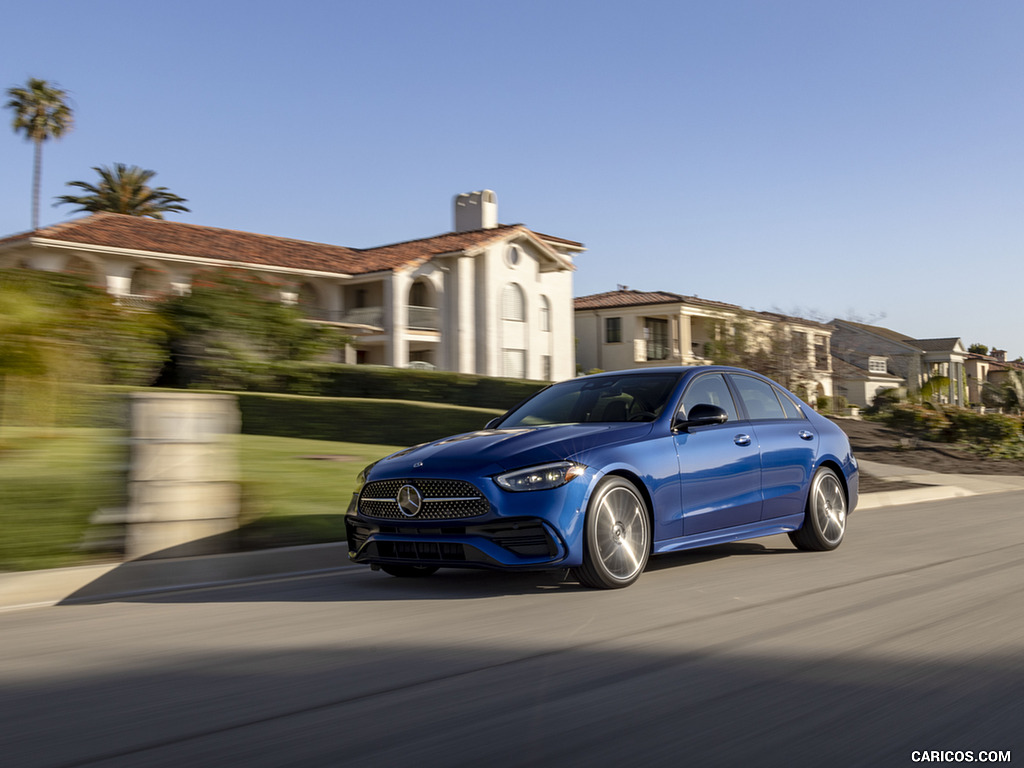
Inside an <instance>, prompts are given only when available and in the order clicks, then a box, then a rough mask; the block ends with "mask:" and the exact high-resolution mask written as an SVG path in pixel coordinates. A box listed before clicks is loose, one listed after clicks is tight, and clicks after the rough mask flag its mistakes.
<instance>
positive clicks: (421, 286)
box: [409, 280, 427, 307]
mask: <svg viewBox="0 0 1024 768" xmlns="http://www.w3.org/2000/svg"><path fill="white" fill-rule="evenodd" d="M409 305H410V306H413V307H425V306H427V286H426V284H425V283H423V282H421V281H419V280H417V281H416V282H415V283H413V284H412V288H410V289H409Z"/></svg>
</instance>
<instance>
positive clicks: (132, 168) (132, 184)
mask: <svg viewBox="0 0 1024 768" xmlns="http://www.w3.org/2000/svg"><path fill="white" fill-rule="evenodd" d="M93 170H94V171H96V173H98V174H99V175H100V181H99V184H97V185H95V186H94V185H92V184H89V183H88V182H85V181H69V182H68V183H67V184H66V185H65V186H68V187H78V188H79V189H82V190H85V191H86V192H88V194H86V195H61V196H60V197H58V198H57V203H56V204H57V205H62V204H64V203H69V204H71V205H77V206H78V208H77V209H76V211H87V212H90V213H93V212H96V211H111V212H113V213H126V214H128V215H129V216H149V217H150V218H153V219H162V218H163V217H164V214H165V213H188V212H189V210H188V208H186V207H185V206H183V205H180V203H186V202H188V201H187V200H186V199H185V198H184V197H178V195H176V194H174V193H173V192H171V191H170V190H168V189H167V187H151V186H149V182H150V179H152V178H153V177H154V176H155V175H156V171H147V170H145V169H143V168H139V167H138V166H137V165H125V164H124V163H114V167H113V169H111V168H108V167H107V166H101V167H94V168H93Z"/></svg>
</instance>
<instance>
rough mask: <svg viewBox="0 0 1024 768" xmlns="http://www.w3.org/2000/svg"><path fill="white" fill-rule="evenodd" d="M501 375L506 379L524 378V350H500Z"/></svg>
mask: <svg viewBox="0 0 1024 768" xmlns="http://www.w3.org/2000/svg"><path fill="white" fill-rule="evenodd" d="M501 375H502V376H504V377H505V378H506V379H525V378H526V350H525V349H503V350H501Z"/></svg>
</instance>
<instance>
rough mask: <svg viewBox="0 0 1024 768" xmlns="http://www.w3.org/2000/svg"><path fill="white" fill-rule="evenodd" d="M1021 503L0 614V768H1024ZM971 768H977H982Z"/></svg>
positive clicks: (964, 504)
mask: <svg viewBox="0 0 1024 768" xmlns="http://www.w3.org/2000/svg"><path fill="white" fill-rule="evenodd" d="M1022 514H1024V493H1004V494H997V495H991V496H979V497H973V498H967V499H957V500H951V501H946V502H932V503H929V504H920V505H913V506H904V507H898V508H887V509H875V510H865V511H863V512H858V513H855V514H854V516H853V517H852V518H851V521H850V527H849V530H848V536H847V540H846V542H845V543H844V544H843V546H842V547H840V549H839V550H837V551H835V552H832V553H813V554H812V553H801V552H797V551H796V550H794V549H793V548H792V547H791V546H790V544H789V542H788V540H787V539H786V538H785V537H776V538H771V539H760V540H758V541H756V542H748V543H743V544H736V545H731V546H724V547H717V548H715V549H711V550H704V551H700V552H693V553H684V554H678V555H672V556H668V557H663V558H658V559H655V560H654V561H652V563H651V565H650V567H649V568H648V571H647V572H646V573H645V574H644V575H643V577H642V578H641V579H640V581H639V582H638V583H637V584H636V585H634V586H633V587H631V588H629V589H626V590H620V591H614V592H599V591H590V590H584V589H581V588H580V587H578V586H577V585H576V584H574V583H571V582H568V581H565V582H562V581H560V580H559V579H558V578H554V577H551V576H547V575H538V574H516V575H511V576H510V575H503V574H492V573H485V572H472V571H442V572H440V573H438V574H437V575H435V576H434V577H431V578H429V579H425V580H417V581H410V580H400V579H394V578H392V577H389V576H386V575H384V574H382V573H372V572H370V571H369V570H368V569H363V568H356V569H347V570H345V571H342V572H338V573H333V574H330V575H326V576H319V577H311V578H294V579H290V580H280V581H277V582H273V583H262V584H250V585H246V586H236V587H230V588H213V589H205V590H194V591H190V592H183V593H176V594H165V595H161V596H152V597H146V598H136V599H131V600H123V601H121V602H114V603H107V604H94V605H71V606H57V607H51V608H38V609H31V610H24V611H18V612H9V613H5V614H0V712H2V713H3V715H2V717H0V765H3V766H6V767H7V768H35V767H36V766H39V767H40V768H56V767H58V766H103V767H104V768H114V767H121V766H132V767H133V768H134V767H135V766H182V765H187V766H225V765H231V766H246V768H249V767H256V768H258V767H260V766H342V765H367V766H371V765H372V766H397V765H413V766H418V767H423V766H463V765H465V766H469V765H487V766H536V765H573V766H575V765H593V766H605V765H622V766H639V765H647V766H662V765H664V766H683V765H689V766H817V765H822V766H826V765H827V766H889V765H894V766H899V765H912V764H914V763H913V761H912V753H914V752H915V751H919V750H926V751H932V750H971V751H973V752H974V753H975V755H977V754H978V753H980V752H981V751H986V752H987V751H998V752H1002V753H1005V752H1010V753H1011V756H1012V759H1013V760H1014V761H1015V762H1021V761H1024V736H1022V733H1024V546H1022V545H1024V524H1022V520H1021V516H1022ZM976 759H977V757H976Z"/></svg>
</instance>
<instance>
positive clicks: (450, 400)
mask: <svg viewBox="0 0 1024 768" xmlns="http://www.w3.org/2000/svg"><path fill="white" fill-rule="evenodd" d="M261 370H262V371H263V372H264V373H263V375H262V376H259V377H257V376H255V374H254V375H253V376H252V378H254V379H255V378H259V379H260V382H261V383H260V386H252V387H248V388H247V389H248V390H249V391H260V392H277V393H282V394H294V395H313V396H318V397H353V398H374V399H385V400H413V401H417V402H422V403H444V404H446V405H464V406H469V407H473V408H498V409H500V410H503V411H504V410H507V409H508V408H511V407H512V406H514V405H516V404H517V403H519V402H520V401H522V400H524V399H526V398H527V397H529V396H530V395H532V394H534V393H535V392H537V391H538V390H540V389H542V388H543V387H545V386H546V384H545V383H544V382H540V381H523V380H521V379H496V378H492V377H488V376H470V375H468V374H462V373H454V372H450V371H418V370H410V369H408V368H387V367H384V366H380V367H378V366H369V365H341V364H339V363H273V364H267V365H264V366H262V368H261Z"/></svg>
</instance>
